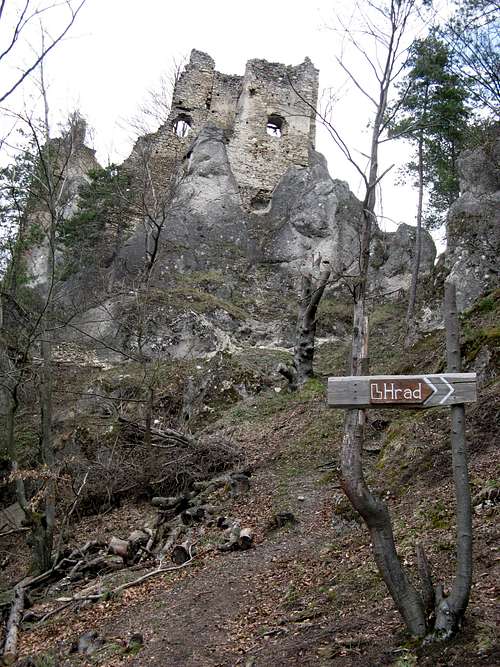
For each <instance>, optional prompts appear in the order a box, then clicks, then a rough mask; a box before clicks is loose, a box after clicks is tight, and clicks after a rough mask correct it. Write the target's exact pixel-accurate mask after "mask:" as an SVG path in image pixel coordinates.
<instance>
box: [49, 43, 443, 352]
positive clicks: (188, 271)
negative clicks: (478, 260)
mask: <svg viewBox="0 0 500 667" xmlns="http://www.w3.org/2000/svg"><path fill="white" fill-rule="evenodd" d="M317 91H318V73H317V70H316V69H315V68H314V66H313V65H312V63H311V61H310V60H309V59H307V58H306V59H305V60H304V62H303V63H302V64H300V65H298V66H296V67H291V66H286V65H282V64H278V63H267V62H266V61H262V60H251V61H250V62H249V63H248V64H247V66H246V70H245V74H244V75H243V76H229V75H225V74H221V73H220V72H217V71H216V70H215V68H214V62H213V60H212V59H211V58H210V56H208V55H207V54H203V53H201V52H199V51H193V52H192V54H191V59H190V61H189V64H188V65H187V66H186V68H185V71H184V72H183V73H182V75H181V76H180V78H179V80H178V82H177V84H176V86H175V90H174V93H173V100H172V107H171V109H172V110H171V113H170V116H169V118H168V120H167V122H166V123H165V124H164V125H163V126H162V127H160V128H159V130H158V131H157V132H156V133H155V134H152V135H148V136H146V137H143V138H141V139H140V140H139V141H138V142H137V144H136V145H135V147H134V149H133V151H132V154H131V155H130V157H129V158H128V159H127V160H126V161H125V163H124V165H123V168H124V169H125V170H126V171H127V173H128V176H129V179H130V183H131V192H132V194H131V197H137V203H138V206H136V207H135V208H134V211H137V212H136V213H134V214H133V215H134V216H135V217H134V219H133V231H132V233H131V234H130V236H129V237H128V238H127V239H126V240H125V241H124V242H123V244H122V246H121V249H120V250H119V251H118V253H117V254H116V256H115V258H114V260H113V263H112V266H111V267H105V268H102V267H98V269H97V270H94V271H93V273H92V275H91V276H90V270H89V269H88V268H86V269H84V270H83V271H80V273H78V274H75V275H73V276H70V277H69V278H67V279H66V282H65V286H64V289H65V290H66V293H67V294H68V295H69V296H68V299H67V302H68V303H70V302H72V300H73V301H74V298H73V299H72V297H71V294H73V295H74V294H76V293H78V296H79V301H80V303H81V302H82V300H83V298H82V294H83V293H85V296H86V300H85V303H86V304H87V303H88V305H87V306H86V312H84V313H83V314H79V315H78V317H77V318H76V320H75V321H76V323H77V325H78V332H79V334H80V333H82V332H83V333H82V335H87V336H88V337H89V338H90V337H93V340H94V344H95V345H97V343H95V341H96V340H101V339H102V340H104V345H103V346H100V350H101V351H102V353H103V354H104V355H105V356H106V357H107V358H108V359H110V360H111V359H114V358H115V357H114V356H113V355H116V354H117V353H116V349H119V348H122V349H128V350H129V351H131V352H132V353H134V354H135V353H136V352H140V353H141V354H145V355H147V356H155V355H165V356H172V357H175V358H181V357H189V356H210V355H211V354H213V353H214V352H217V351H224V350H226V351H227V350H231V349H232V348H233V347H234V346H235V345H236V346H238V345H239V344H240V343H242V342H243V343H247V344H269V343H272V344H273V345H277V346H279V347H290V346H291V345H292V344H293V330H294V325H293V321H294V319H295V317H296V314H295V309H296V294H295V292H294V288H295V287H296V283H297V278H298V276H299V275H300V273H301V271H303V270H304V267H309V266H310V264H311V259H312V258H313V257H316V258H317V257H318V256H321V258H322V259H323V261H327V262H330V263H331V265H332V267H333V270H334V273H336V272H338V273H339V274H342V275H344V276H345V275H346V274H351V275H355V274H356V273H357V270H358V249H359V226H360V222H361V217H362V204H361V202H359V201H358V200H357V199H356V197H354V195H353V194H352V193H351V192H350V190H349V187H348V185H347V184H346V183H345V182H343V181H341V180H334V179H332V178H331V176H330V174H329V173H328V168H327V164H326V160H325V158H324V157H323V156H322V155H320V154H319V153H317V152H316V151H315V150H314V139H315V114H314V111H313V110H312V109H313V108H314V106H315V104H316V98H317ZM78 145H79V146H81V149H80V151H79V152H77V153H76V155H80V154H82V155H84V154H85V155H86V153H85V150H84V148H85V147H84V145H83V139H81V140H80V142H79V144H78ZM86 150H88V149H86ZM79 165H80V163H79V162H78V163H75V165H74V166H73V164H71V169H72V174H73V173H74V178H73V179H72V180H73V181H74V182H75V183H78V182H80V183H81V182H82V179H84V178H85V173H84V171H82V170H81V169H80V166H79ZM89 166H90V167H93V166H94V165H93V164H90V163H89ZM79 169H80V170H79ZM78 179H79V181H78ZM144 202H145V204H146V208H141V203H144ZM158 202H160V204H161V206H158V205H157V204H158ZM152 212H153V213H154V215H152ZM155 216H156V217H155ZM148 217H149V219H148ZM155 234H156V237H155ZM152 245H154V262H153V263H152V264H150V265H149V266H151V267H152V268H151V269H150V270H149V269H148V261H149V259H150V257H151V255H152ZM413 246H414V234H413V231H412V228H410V227H408V226H405V225H403V226H402V227H401V228H400V229H399V230H398V231H397V232H395V233H392V234H385V233H383V232H381V231H380V230H375V233H374V238H373V247H372V256H373V261H372V266H371V280H370V285H371V289H372V290H379V291H382V292H390V291H397V290H399V289H401V288H405V287H406V286H407V284H408V281H409V271H410V269H411V258H412V256H413V252H414V249H413ZM434 256H435V249H434V245H433V243H432V239H431V238H430V237H429V236H428V235H425V234H424V251H423V261H422V271H423V272H424V271H426V270H428V269H430V268H431V267H432V264H433V261H434ZM41 274H42V271H41V269H40V270H39V271H38V275H41ZM109 276H111V278H109ZM145 276H147V281H145ZM207 276H208V278H207ZM89 278H91V279H89ZM146 283H147V286H148V288H147V294H146V295H145V294H144V285H145V284H146ZM110 284H112V285H113V290H114V291H110V289H109V287H106V285H108V286H109V285H110ZM61 291H63V290H61ZM284 302H287V303H288V304H293V308H292V310H293V313H292V312H290V314H289V315H288V316H287V317H285V316H284V313H283V305H282V304H283V303H284ZM238 303H242V305H243V308H241V307H239V306H238V307H236V308H234V307H233V308H231V306H235V305H238ZM146 329H147V335H146V334H145V333H144V332H145V330H146ZM139 331H140V333H138V332H139ZM111 344H112V347H111ZM97 348H99V345H97ZM112 348H113V349H114V351H113V350H112ZM106 350H107V351H106ZM110 350H111V351H110ZM118 358H119V355H118Z"/></svg>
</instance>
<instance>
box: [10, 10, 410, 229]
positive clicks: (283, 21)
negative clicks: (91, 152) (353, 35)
mask: <svg viewBox="0 0 500 667" xmlns="http://www.w3.org/2000/svg"><path fill="white" fill-rule="evenodd" d="M12 1H13V2H16V0H11V2H12ZM342 5H343V6H344V8H345V9H347V10H348V9H349V8H350V7H351V6H352V3H351V2H348V1H347V0H343V1H339V0H337V1H336V2H335V3H333V4H332V1H331V0H312V1H310V2H306V0H300V1H299V0H288V1H286V2H285V1H281V2H278V1H275V2H269V0H252V2H235V0H214V1H213V2H211V3H208V2H206V0H205V1H204V0H190V2H176V3H174V2H169V1H168V0H141V2H138V1H137V0H87V3H86V5H85V7H84V8H83V9H82V11H81V13H80V15H79V16H78V19H77V22H76V23H75V25H74V27H73V28H72V30H71V33H70V35H69V36H68V37H67V38H66V39H65V41H64V43H63V44H60V45H59V46H58V47H57V48H56V49H54V51H53V52H52V53H51V54H50V56H49V57H48V58H47V62H46V77H47V80H48V81H49V84H50V85H49V96H50V104H51V113H52V121H53V123H54V124H56V123H57V122H59V121H60V120H61V118H63V117H64V116H66V115H67V114H68V113H69V112H70V111H72V110H73V109H74V108H79V109H80V110H81V112H82V113H83V115H84V116H85V117H86V118H87V119H88V122H89V125H90V126H91V127H92V128H93V132H94V136H93V143H94V147H95V148H96V150H97V155H98V158H99V160H100V161H101V163H102V164H106V163H107V162H108V161H115V162H120V161H121V160H123V159H124V158H125V157H126V156H127V155H128V154H129V153H130V150H131V148H132V142H133V136H132V133H131V132H130V131H127V130H126V129H125V127H124V125H125V122H124V121H125V120H126V119H127V118H129V117H131V116H133V115H134V113H135V112H136V111H137V107H138V106H139V104H140V103H141V101H142V100H143V99H144V96H145V93H146V91H147V90H148V89H150V88H152V87H154V86H155V84H156V83H157V81H158V79H159V77H160V75H161V74H162V73H164V72H167V71H168V70H169V68H170V67H171V64H172V61H173V59H179V58H180V57H182V56H186V55H188V54H189V52H190V50H191V49H192V48H196V49H198V50H201V51H206V52H207V53H209V54H210V55H211V56H212V57H213V58H214V60H215V63H216V68H217V69H218V70H219V71H222V72H226V73H232V74H243V72H244V68H245V63H246V61H247V60H249V59H251V58H265V59H267V60H269V61H274V62H282V63H286V64H291V65H296V64H298V63H300V62H302V61H303V59H304V58H305V56H309V57H310V58H311V60H312V61H313V63H314V64H315V66H316V67H317V68H318V69H319V70H320V90H321V89H328V88H334V89H335V90H338V89H339V88H342V93H343V94H342V98H341V100H340V102H339V104H338V105H337V107H336V108H334V111H333V116H332V120H333V121H334V122H335V123H336V125H338V127H339V128H341V130H342V131H343V132H344V133H345V134H346V137H347V139H348V141H349V142H350V144H351V145H354V146H357V147H359V148H360V149H361V150H363V149H364V150H365V151H367V150H368V145H369V144H368V130H367V125H368V123H369V121H370V118H371V110H370V108H369V107H368V105H367V103H365V101H364V99H362V98H360V97H359V95H356V93H355V90H354V89H353V87H352V86H350V87H349V86H344V84H345V80H346V77H345V75H344V76H342V74H341V73H340V71H339V69H338V67H337V66H336V65H335V55H336V54H338V52H339V47H340V39H341V38H340V35H339V34H338V33H336V32H335V31H332V29H331V28H329V27H328V26H331V25H332V23H333V21H332V14H333V10H332V7H333V6H334V7H335V8H336V9H337V10H338V9H339V7H340V6H342ZM47 16H49V15H47ZM47 28H48V30H49V31H52V32H54V31H55V24H54V23H51V20H48V19H47ZM26 57H27V56H26V55H24V56H23V58H26ZM21 60H22V59H21ZM17 64H18V65H20V66H21V65H22V62H21V61H20V62H18V63H17ZM25 94H26V93H25ZM317 148H318V150H320V151H321V152H323V153H324V154H325V155H326V156H327V159H328V163H329V169H330V173H331V175H332V176H333V177H334V178H340V179H343V180H347V181H348V182H349V185H350V187H351V189H352V190H353V191H354V192H355V193H357V194H359V193H360V191H359V186H360V182H359V177H357V176H356V175H355V173H354V172H353V171H352V169H349V168H348V166H347V165H346V163H345V162H344V160H343V159H342V158H341V156H340V155H339V154H338V152H337V151H336V149H335V148H334V146H333V145H332V141H331V139H330V138H329V137H328V136H327V135H326V133H325V132H324V131H322V130H321V128H320V129H319V131H318V138H317ZM406 157H407V149H405V147H404V145H403V144H393V145H392V146H391V147H388V148H387V149H384V151H383V154H382V164H381V167H382V169H384V168H385V167H387V166H388V165H389V164H391V163H393V162H401V161H404V159H405V158H406ZM396 177H397V168H394V169H393V172H392V173H391V174H390V175H388V176H387V177H386V179H385V187H384V188H383V193H382V203H383V213H384V215H386V216H387V217H388V218H390V219H392V220H394V221H395V222H397V223H400V222H407V223H409V224H414V220H415V202H416V198H415V193H414V192H413V190H412V189H411V188H410V187H406V188H401V187H395V186H394V180H395V178H396ZM381 225H382V226H383V227H384V226H385V227H386V228H387V229H393V228H394V225H393V224H391V223H389V222H387V221H386V222H384V221H382V223H381Z"/></svg>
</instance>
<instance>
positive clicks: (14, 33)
mask: <svg viewBox="0 0 500 667" xmlns="http://www.w3.org/2000/svg"><path fill="white" fill-rule="evenodd" d="M85 2H86V0H64V1H63V2H53V1H51V0H49V1H42V0H23V1H22V2H21V3H19V5H18V7H17V9H14V10H12V11H9V9H10V7H9V6H8V4H9V3H7V2H6V0H0V28H1V29H2V30H1V34H2V35H3V38H2V42H1V43H0V68H1V67H2V66H3V71H4V72H7V71H8V72H9V75H5V78H3V77H2V78H3V81H4V84H3V86H2V88H0V104H2V103H4V102H5V101H6V100H7V98H8V97H9V96H10V95H12V93H14V91H15V90H17V88H19V86H21V84H22V83H23V82H24V81H25V79H26V78H27V77H29V76H30V74H32V73H33V72H35V71H36V70H37V68H38V67H39V65H40V64H41V63H42V62H43V60H44V58H45V57H46V56H47V55H48V54H49V53H50V52H51V51H52V50H53V49H54V48H55V47H56V46H57V44H59V42H61V40H62V39H64V37H65V36H66V35H67V34H68V31H69V30H70V28H71V26H72V25H73V23H74V22H75V20H76V18H77V16H78V14H79V13H80V11H81V9H82V7H83V6H84V4H85ZM10 6H11V7H12V3H10ZM62 12H64V13H65V16H63V25H62V27H61V28H60V29H59V30H58V31H57V33H56V35H55V36H54V37H51V38H50V39H49V40H47V41H46V42H45V43H44V45H43V48H42V49H41V50H39V51H37V52H36V53H35V54H34V55H33V56H32V57H31V61H29V62H28V64H27V65H26V66H25V67H24V68H21V69H20V71H19V68H18V65H19V58H20V51H21V49H22V47H23V44H26V41H25V40H26V38H28V39H29V37H28V35H29V33H30V31H31V29H32V28H34V29H36V30H38V25H39V21H40V20H42V19H44V18H46V17H47V15H48V14H54V13H57V14H58V15H59V16H60V15H61V13H62ZM13 65H16V67H13ZM12 72H16V73H15V74H14V75H12Z"/></svg>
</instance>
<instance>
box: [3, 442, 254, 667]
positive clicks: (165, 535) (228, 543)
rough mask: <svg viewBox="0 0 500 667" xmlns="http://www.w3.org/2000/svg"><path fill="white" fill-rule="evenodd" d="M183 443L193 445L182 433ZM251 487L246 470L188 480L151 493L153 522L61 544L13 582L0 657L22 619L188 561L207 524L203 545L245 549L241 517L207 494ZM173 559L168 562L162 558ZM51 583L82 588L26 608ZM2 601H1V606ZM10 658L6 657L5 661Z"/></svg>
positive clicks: (247, 533)
mask: <svg viewBox="0 0 500 667" xmlns="http://www.w3.org/2000/svg"><path fill="white" fill-rule="evenodd" d="M186 442H187V443H188V444H185V445H183V446H185V447H190V446H194V443H192V442H191V441H189V440H188V439H187V438H186ZM249 488H250V473H249V472H248V471H247V470H241V469H240V470H236V471H233V472H230V473H227V474H225V475H219V476H216V477H213V478H211V479H209V480H200V479H198V480H197V481H195V482H193V483H192V485H191V490H190V491H186V492H184V493H182V494H180V495H176V496H156V497H154V498H153V499H152V504H153V505H154V506H155V507H157V508H158V514H157V517H156V520H155V521H154V522H153V525H148V524H146V525H143V526H141V527H139V528H136V529H134V530H132V531H131V532H130V534H129V535H127V536H126V537H118V536H113V537H112V538H111V540H110V541H109V542H103V541H99V540H90V541H87V542H86V543H85V544H84V545H82V546H81V547H77V548H74V549H69V548H67V549H65V550H63V551H61V552H60V558H59V560H58V562H57V563H56V564H55V565H54V567H53V568H52V569H51V570H49V571H47V572H45V573H44V574H42V575H40V576H38V577H34V578H33V577H32V578H28V579H24V580H22V581H21V582H19V583H18V584H17V585H16V587H15V588H14V591H13V595H12V598H11V601H10V602H9V603H6V604H4V605H3V612H4V615H5V617H6V632H5V640H4V648H3V661H4V662H5V664H12V663H13V662H14V661H15V658H16V653H17V637H18V632H19V628H20V625H21V623H22V622H23V621H30V622H31V623H33V622H43V621H45V620H46V619H47V618H49V617H50V616H53V615H54V614H57V613H59V612H60V611H62V610H63V609H66V608H67V607H68V606H69V605H71V604H81V603H82V601H95V600H99V599H101V598H102V597H103V595H105V594H110V593H111V594H116V593H119V592H121V591H122V590H124V589H125V588H129V587H131V586H134V585H137V584H139V583H141V582H143V581H145V580H146V579H148V578H150V577H152V576H155V575H158V574H161V573H163V572H168V571H171V570H175V569H179V568H181V567H184V566H186V565H188V564H189V563H190V562H191V561H192V559H193V558H194V557H195V556H196V545H197V544H199V543H200V541H201V540H202V539H203V537H204V535H205V533H206V530H207V528H209V527H212V528H216V529H219V530H220V533H219V535H220V536H219V538H218V539H216V541H215V543H210V541H209V540H207V541H206V543H205V545H204V549H205V551H207V550H211V549H217V550H218V551H220V552H227V551H236V550H241V551H244V550H247V549H249V548H250V547H251V546H252V544H253V535H252V531H251V529H250V528H248V527H245V526H243V527H242V526H241V524H240V522H239V521H237V520H235V519H231V518H228V517H225V516H221V515H220V514H219V513H218V511H217V507H215V506H214V505H212V504H211V503H210V502H209V501H210V500H211V496H212V494H215V493H217V492H219V491H220V489H225V491H226V492H227V493H228V494H230V495H232V496H238V495H240V494H242V493H245V492H246V491H248V489H249ZM167 563H173V565H170V564H167ZM151 565H154V568H153V569H152V570H150V571H148V572H146V573H145V574H143V575H142V576H140V577H139V578H137V579H133V580H131V581H127V582H125V583H123V584H121V585H119V586H117V587H116V588H114V589H112V590H111V591H107V593H103V592H101V590H99V591H98V592H95V589H96V586H93V585H92V584H91V585H90V590H89V586H88V583H89V582H92V581H93V580H98V581H101V582H102V579H103V578H104V577H106V575H109V574H110V573H113V572H116V571H117V570H122V569H124V568H128V569H131V568H141V569H143V568H144V569H146V568H147V567H148V566H151ZM47 584H50V585H51V587H52V589H53V590H57V591H58V592H59V591H60V590H62V589H65V588H66V589H71V588H72V587H74V586H79V585H81V584H85V588H84V590H83V591H81V590H80V592H79V593H77V594H75V595H72V596H70V597H68V598H60V597H59V598H58V601H59V603H61V602H63V603H64V604H62V605H61V604H59V606H58V607H56V608H54V609H52V610H51V611H49V612H44V614H43V616H37V615H36V614H34V613H33V612H32V611H30V610H28V611H25V600H26V596H27V594H28V591H29V592H30V597H32V596H33V595H34V594H36V591H37V589H38V588H39V587H40V586H43V588H44V589H45V587H46V586H47ZM1 609H2V607H0V610H1ZM9 661H10V662H9Z"/></svg>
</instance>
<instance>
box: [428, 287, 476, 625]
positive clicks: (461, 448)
mask: <svg viewBox="0 0 500 667" xmlns="http://www.w3.org/2000/svg"><path fill="white" fill-rule="evenodd" d="M444 306H445V324H446V353H447V361H448V371H449V372H451V373H459V372H460V368H461V359H460V330H459V324H458V314H457V298H456V289H455V285H454V284H453V283H446V285H445V297H444ZM451 456H452V466H453V481H454V483H455V497H456V504H457V510H456V511H457V565H456V571H455V580H454V582H453V586H452V590H451V593H450V595H449V596H448V598H444V599H443V598H442V599H441V600H440V602H439V603H438V608H437V611H436V625H435V629H436V631H438V632H442V633H445V634H451V633H453V632H455V631H456V630H457V628H458V625H459V624H460V621H461V619H462V617H463V615H464V612H465V610H466V608H467V604H468V602H469V595H470V589H471V583H472V506H471V494H470V486H469V471H468V468H467V446H466V442H465V407H464V405H463V404H459V405H453V406H451Z"/></svg>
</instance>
